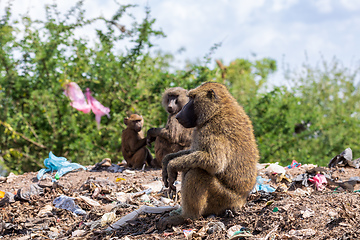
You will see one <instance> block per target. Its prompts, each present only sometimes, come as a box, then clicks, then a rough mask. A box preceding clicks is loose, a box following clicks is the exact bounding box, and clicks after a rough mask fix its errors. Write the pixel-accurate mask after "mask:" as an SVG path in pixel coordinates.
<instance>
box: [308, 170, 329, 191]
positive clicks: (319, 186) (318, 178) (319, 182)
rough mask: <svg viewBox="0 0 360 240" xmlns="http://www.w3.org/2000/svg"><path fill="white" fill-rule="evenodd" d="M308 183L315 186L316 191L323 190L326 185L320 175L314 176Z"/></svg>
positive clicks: (323, 177)
mask: <svg viewBox="0 0 360 240" xmlns="http://www.w3.org/2000/svg"><path fill="white" fill-rule="evenodd" d="M309 181H310V182H312V183H313V184H315V186H316V189H317V190H318V191H322V190H324V189H325V186H326V184H327V181H326V178H325V176H324V175H321V174H320V173H318V174H316V176H315V177H313V178H309Z"/></svg>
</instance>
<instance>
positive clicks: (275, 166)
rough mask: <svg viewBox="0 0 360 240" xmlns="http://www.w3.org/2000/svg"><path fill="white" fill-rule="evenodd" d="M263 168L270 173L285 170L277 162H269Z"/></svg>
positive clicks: (283, 171)
mask: <svg viewBox="0 0 360 240" xmlns="http://www.w3.org/2000/svg"><path fill="white" fill-rule="evenodd" d="M265 170H266V172H267V173H270V174H273V173H285V172H286V170H285V168H284V167H282V166H280V165H279V163H278V162H276V163H271V164H270V165H269V166H268V167H267V168H266V169H265Z"/></svg>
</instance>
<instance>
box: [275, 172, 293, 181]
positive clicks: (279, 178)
mask: <svg viewBox="0 0 360 240" xmlns="http://www.w3.org/2000/svg"><path fill="white" fill-rule="evenodd" d="M282 180H286V181H287V182H290V183H291V182H292V181H291V179H290V178H289V175H287V174H285V173H278V174H277V175H276V182H281V181H282Z"/></svg>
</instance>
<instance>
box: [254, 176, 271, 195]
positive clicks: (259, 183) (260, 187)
mask: <svg viewBox="0 0 360 240" xmlns="http://www.w3.org/2000/svg"><path fill="white" fill-rule="evenodd" d="M269 181H270V179H265V178H262V177H261V176H257V177H256V185H255V189H256V191H265V192H275V188H273V187H271V186H270V185H268V184H264V182H269Z"/></svg>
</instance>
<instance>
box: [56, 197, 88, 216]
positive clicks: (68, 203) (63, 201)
mask: <svg viewBox="0 0 360 240" xmlns="http://www.w3.org/2000/svg"><path fill="white" fill-rule="evenodd" d="M53 204H54V205H55V207H56V208H60V209H66V210H69V211H71V212H73V213H75V214H76V215H84V214H86V212H85V211H84V210H82V209H81V208H80V207H79V206H78V205H76V204H75V201H74V198H72V197H68V196H65V195H61V196H59V197H57V198H55V199H54V201H53Z"/></svg>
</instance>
